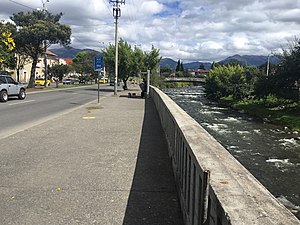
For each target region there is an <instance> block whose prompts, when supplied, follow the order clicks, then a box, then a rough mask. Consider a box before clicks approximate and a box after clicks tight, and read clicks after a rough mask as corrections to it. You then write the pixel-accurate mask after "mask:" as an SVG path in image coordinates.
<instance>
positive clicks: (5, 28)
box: [0, 22, 16, 69]
mask: <svg viewBox="0 0 300 225" xmlns="http://www.w3.org/2000/svg"><path fill="white" fill-rule="evenodd" d="M13 28H14V26H12V25H11V24H9V23H4V22H0V69H4V68H5V67H13V65H14V62H15V58H14V53H13V50H14V49H15V47H16V44H15V41H14V39H13V37H12V32H13Z"/></svg>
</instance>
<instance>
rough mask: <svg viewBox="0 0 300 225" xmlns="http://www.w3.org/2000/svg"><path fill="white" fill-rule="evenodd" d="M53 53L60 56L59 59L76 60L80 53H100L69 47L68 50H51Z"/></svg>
mask: <svg viewBox="0 0 300 225" xmlns="http://www.w3.org/2000/svg"><path fill="white" fill-rule="evenodd" d="M49 50H50V51H51V52H54V53H55V54H56V55H58V57H59V58H71V59H73V58H75V56H76V54H78V53H79V52H85V51H92V52H96V53H99V54H100V52H98V51H95V50H93V49H77V48H73V47H67V48H54V49H49Z"/></svg>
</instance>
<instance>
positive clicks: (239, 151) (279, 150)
mask: <svg viewBox="0 0 300 225" xmlns="http://www.w3.org/2000/svg"><path fill="white" fill-rule="evenodd" d="M164 92H165V93H166V94H167V95H168V96H169V97H171V98H172V99H173V100H174V101H175V102H176V103H177V104H178V105H179V106H180V107H181V108H182V109H183V110H185V111H186V112H187V113H188V114H189V115H190V116H191V117H193V118H194V119H195V120H196V121H197V122H198V123H199V124H201V125H202V126H203V127H204V128H205V129H206V130H207V131H208V132H209V133H210V134H211V135H212V136H213V137H214V138H215V139H216V140H218V141H219V142H220V143H221V144H222V145H223V146H224V147H225V148H226V149H227V151H229V152H230V153H231V154H232V155H233V156H234V157H235V158H236V159H237V160H238V161H239V162H240V163H241V164H243V165H244V167H246V168H247V169H248V170H249V171H250V172H251V173H252V174H253V175H254V176H255V177H256V178H257V179H258V180H259V181H260V182H261V183H262V184H263V185H264V186H265V187H266V188H267V189H268V190H269V191H270V192H271V193H272V194H273V195H274V196H275V197H276V198H277V199H278V200H279V201H281V202H282V203H283V204H284V205H285V206H286V207H287V208H288V209H289V210H291V211H292V212H293V213H294V214H295V215H296V216H297V217H298V218H299V219H300V207H299V206H300V140H298V138H297V135H296V134H293V133H292V132H291V131H289V130H285V129H283V128H282V127H279V126H275V125H272V124H269V123H265V122H263V121H261V120H258V119H255V118H253V117H250V116H248V115H246V114H244V113H242V112H237V111H234V110H232V109H230V108H224V107H220V106H218V105H217V104H216V103H214V102H211V101H209V100H207V99H206V97H205V94H204V90H203V87H201V86H192V87H183V88H172V89H165V90H164ZM298 136H299V135H298Z"/></svg>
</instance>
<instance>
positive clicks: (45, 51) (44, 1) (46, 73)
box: [41, 0, 49, 87]
mask: <svg viewBox="0 0 300 225" xmlns="http://www.w3.org/2000/svg"><path fill="white" fill-rule="evenodd" d="M41 1H42V4H43V13H44V14H45V15H46V11H47V8H46V3H48V2H49V0H41ZM44 66H45V68H44V75H45V83H44V86H45V87H46V86H47V80H48V66H47V40H44Z"/></svg>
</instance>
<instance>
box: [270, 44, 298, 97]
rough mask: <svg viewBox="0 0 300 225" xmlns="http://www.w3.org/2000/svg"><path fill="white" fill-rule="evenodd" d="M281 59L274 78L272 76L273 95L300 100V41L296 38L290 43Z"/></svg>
mask: <svg viewBox="0 0 300 225" xmlns="http://www.w3.org/2000/svg"><path fill="white" fill-rule="evenodd" d="M279 57H280V59H281V62H280V64H279V65H278V67H277V68H276V71H275V74H274V76H271V78H272V83H273V84H274V86H273V87H274V91H273V93H274V94H276V95H278V96H280V97H284V98H288V99H292V100H300V99H299V97H300V39H298V38H295V40H294V41H292V42H289V43H288V47H287V48H286V49H283V53H282V54H281V55H280V56H279Z"/></svg>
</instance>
